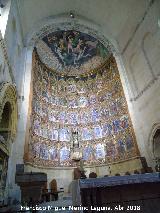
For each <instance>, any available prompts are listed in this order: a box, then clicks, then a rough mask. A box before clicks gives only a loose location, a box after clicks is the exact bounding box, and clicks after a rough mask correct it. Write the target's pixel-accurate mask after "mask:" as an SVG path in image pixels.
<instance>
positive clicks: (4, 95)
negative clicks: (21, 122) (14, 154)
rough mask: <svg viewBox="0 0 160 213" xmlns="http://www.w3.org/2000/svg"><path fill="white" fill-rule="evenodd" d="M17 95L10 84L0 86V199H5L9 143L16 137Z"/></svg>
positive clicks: (4, 83)
mask: <svg viewBox="0 0 160 213" xmlns="http://www.w3.org/2000/svg"><path fill="white" fill-rule="evenodd" d="M16 126H17V95H16V89H15V86H14V85H12V84H11V83H7V82H3V83H1V84H0V174H1V175H0V185H1V186H2V190H1V193H0V199H2V200H4V199H5V196H6V195H5V193H7V191H6V184H7V177H8V160H9V157H10V150H11V142H12V141H13V139H14V137H15V135H16Z"/></svg>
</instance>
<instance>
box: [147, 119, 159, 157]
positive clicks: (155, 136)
mask: <svg viewBox="0 0 160 213" xmlns="http://www.w3.org/2000/svg"><path fill="white" fill-rule="evenodd" d="M149 148H150V151H151V155H152V158H153V159H156V158H160V123H156V124H154V125H153V127H152V130H151V133H150V136H149Z"/></svg>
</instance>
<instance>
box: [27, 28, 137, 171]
mask: <svg viewBox="0 0 160 213" xmlns="http://www.w3.org/2000/svg"><path fill="white" fill-rule="evenodd" d="M63 34H64V32H63V33H62V32H59V33H58V32H56V33H53V34H51V35H49V36H48V37H45V38H44V39H42V40H43V41H40V42H39V43H38V44H37V47H36V48H35V50H34V52H33V69H32V100H31V114H30V125H29V137H28V138H27V143H26V144H27V158H25V161H26V162H27V163H30V164H32V165H34V166H41V167H72V166H75V162H73V160H72V157H71V152H72V148H73V143H72V141H73V132H76V133H77V135H78V143H79V148H80V149H81V150H82V160H83V161H84V165H86V166H93V165H106V164H109V163H116V162H121V161H126V160H128V159H132V158H135V157H137V156H139V151H138V148H137V144H136V139H135V134H134V130H133V127H132V123H131V119H130V116H129V112H128V107H127V102H126V99H125V95H124V92H123V88H122V84H121V80H120V75H119V72H118V69H117V65H116V62H115V59H114V57H113V56H112V54H111V52H110V51H109V50H107V49H105V47H104V46H103V45H102V44H100V43H99V41H96V39H95V38H92V39H91V38H90V36H88V37H87V36H86V35H85V36H84V35H83V34H82V33H79V34H76V35H75V32H71V31H69V32H66V35H65V38H63V39H66V38H68V37H69V38H71V37H74V36H78V38H77V40H76V41H77V43H76V41H75V43H74V45H73V44H71V46H72V49H70V48H71V47H68V45H67V44H68V43H69V38H68V40H66V41H65V42H66V44H64V45H66V47H64V48H66V49H65V50H63V51H64V53H66V54H68V56H67V57H68V58H69V59H70V60H68V59H67V60H68V62H65V60H61V59H60V58H59V56H58V54H56V53H55V51H57V50H56V49H55V48H56V47H55V46H56V45H57V46H58V45H59V46H60V45H61V43H62V41H61V39H62V35H63ZM56 36H57V37H56ZM67 36H68V37H67ZM48 38H49V39H48ZM47 39H48V40H47ZM81 40H83V42H82V43H81V44H82V46H81V45H80V48H82V51H84V55H85V56H86V58H83V57H82V58H79V59H78V60H77V61H74V55H73V51H75V50H74V48H78V47H77V46H78V45H79V42H80V41H81ZM49 41H50V43H48V42H49ZM51 41H52V43H51ZM86 41H88V43H86ZM89 41H90V42H93V43H95V45H94V48H93V49H92V50H91V49H88V50H87V48H88V45H89ZM67 42H68V43H67ZM42 43H43V45H42ZM44 43H45V46H44ZM84 44H85V45H86V48H85V46H84ZM49 45H51V46H50V47H49ZM44 47H45V48H46V47H47V50H48V48H50V52H49V53H47V54H45V55H43V54H42V52H43V51H44V50H45V48H44ZM43 48H44V49H43ZM99 48H102V49H103V54H102V52H101V51H100V49H99ZM42 49H43V51H42ZM61 53H62V52H61ZM87 54H88V56H87ZM48 55H49V57H48V59H46V57H47V56H48ZM77 56H78V53H77V55H76V56H75V57H77ZM42 57H43V58H42ZM50 57H53V58H52V60H54V59H55V60H56V63H57V64H61V66H60V67H59V69H55V67H52V69H51V68H50V67H51V65H53V63H52V62H51V63H50V64H48V63H46V64H45V63H44V62H46V61H47V60H48V61H50ZM97 58H100V60H99V61H98V62H97ZM94 60H95V63H96V62H97V67H96V68H95V67H94V69H93V68H92V69H91V67H90V66H89V65H88V64H90V65H91V64H92V63H94ZM67 63H68V64H67ZM86 63H87V66H86V67H88V69H86V70H85V64H86ZM80 67H81V68H82V67H83V71H81V69H79V70H78V68H80ZM89 67H90V68H89ZM60 68H61V69H60ZM63 69H64V72H63Z"/></svg>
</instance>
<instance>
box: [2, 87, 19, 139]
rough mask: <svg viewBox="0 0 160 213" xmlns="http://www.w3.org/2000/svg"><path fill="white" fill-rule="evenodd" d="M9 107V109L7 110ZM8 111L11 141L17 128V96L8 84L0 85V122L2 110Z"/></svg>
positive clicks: (13, 88)
mask: <svg viewBox="0 0 160 213" xmlns="http://www.w3.org/2000/svg"><path fill="white" fill-rule="evenodd" d="M9 107H10V109H9ZM5 109H8V110H10V113H11V114H10V121H9V122H10V123H9V125H10V126H9V129H10V139H11V140H12V141H13V139H14V138H15V135H16V128H17V94H16V89H15V86H14V85H12V84H10V83H2V84H1V85H0V121H1V120H2V118H3V113H4V110H5Z"/></svg>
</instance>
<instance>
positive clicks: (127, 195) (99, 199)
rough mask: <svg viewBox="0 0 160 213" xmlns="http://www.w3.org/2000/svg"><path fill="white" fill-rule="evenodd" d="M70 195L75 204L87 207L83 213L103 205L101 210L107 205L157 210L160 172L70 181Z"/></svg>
mask: <svg viewBox="0 0 160 213" xmlns="http://www.w3.org/2000/svg"><path fill="white" fill-rule="evenodd" d="M72 196H73V205H74V206H80V205H82V206H83V207H87V208H88V209H87V211H85V210H84V211H83V212H92V211H95V210H96V208H97V207H98V208H100V207H101V208H102V207H103V208H102V209H101V212H103V211H104V212H105V211H106V209H105V208H110V209H111V210H112V211H113V212H114V211H117V210H121V211H122V212H126V211H127V210H129V211H130V210H134V211H136V212H145V213H150V212H154V213H156V212H157V213H158V212H159V207H160V204H159V203H160V173H150V174H149V173H148V174H135V175H126V176H112V177H102V178H88V179H79V180H75V181H74V182H73V184H72ZM94 208H95V209H94ZM119 208H120V209H119ZM108 210H109V209H108Z"/></svg>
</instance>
